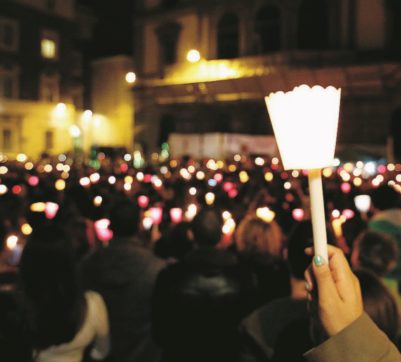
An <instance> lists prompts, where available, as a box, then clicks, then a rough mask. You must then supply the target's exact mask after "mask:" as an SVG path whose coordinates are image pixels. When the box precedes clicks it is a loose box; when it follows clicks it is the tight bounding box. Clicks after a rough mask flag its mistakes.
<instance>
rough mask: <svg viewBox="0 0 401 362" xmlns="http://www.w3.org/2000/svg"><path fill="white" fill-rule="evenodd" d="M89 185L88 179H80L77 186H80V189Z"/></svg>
mask: <svg viewBox="0 0 401 362" xmlns="http://www.w3.org/2000/svg"><path fill="white" fill-rule="evenodd" d="M90 183H91V181H90V179H89V177H82V178H81V179H80V180H79V184H80V185H81V186H82V187H88V186H89V185H90Z"/></svg>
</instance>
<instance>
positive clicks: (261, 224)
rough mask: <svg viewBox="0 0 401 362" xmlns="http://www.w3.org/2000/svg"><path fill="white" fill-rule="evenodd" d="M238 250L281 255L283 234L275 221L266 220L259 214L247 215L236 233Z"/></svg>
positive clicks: (240, 251) (245, 252)
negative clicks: (258, 215)
mask: <svg viewBox="0 0 401 362" xmlns="http://www.w3.org/2000/svg"><path fill="white" fill-rule="evenodd" d="M235 241H236V246H237V250H238V252H239V253H243V254H248V253H249V254H253V253H265V254H269V255H271V256H281V252H282V248H283V234H282V232H281V229H280V226H278V224H277V223H276V222H275V221H271V222H266V221H264V220H262V219H260V218H259V217H257V216H254V215H249V216H246V217H245V218H244V219H243V220H242V221H241V222H240V224H239V225H238V229H237V232H236V234H235Z"/></svg>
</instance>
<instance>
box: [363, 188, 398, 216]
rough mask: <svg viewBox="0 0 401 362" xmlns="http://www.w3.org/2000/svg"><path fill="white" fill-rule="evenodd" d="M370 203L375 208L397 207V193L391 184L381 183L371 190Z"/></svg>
mask: <svg viewBox="0 0 401 362" xmlns="http://www.w3.org/2000/svg"><path fill="white" fill-rule="evenodd" d="M370 194H371V198H372V204H373V206H374V207H375V208H376V209H379V210H387V209H392V208H394V207H397V206H398V204H399V194H398V192H397V191H395V190H394V188H392V187H391V186H388V185H381V186H379V187H378V188H376V189H373V190H372V191H371V193H370Z"/></svg>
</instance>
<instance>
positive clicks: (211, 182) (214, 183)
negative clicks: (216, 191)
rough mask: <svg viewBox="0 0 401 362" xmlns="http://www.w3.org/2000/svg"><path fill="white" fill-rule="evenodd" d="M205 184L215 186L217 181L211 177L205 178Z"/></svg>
mask: <svg viewBox="0 0 401 362" xmlns="http://www.w3.org/2000/svg"><path fill="white" fill-rule="evenodd" d="M207 184H208V185H209V186H210V187H215V186H216V185H217V181H216V180H215V179H214V178H211V179H210V180H207Z"/></svg>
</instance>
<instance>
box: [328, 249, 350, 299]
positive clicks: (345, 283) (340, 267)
mask: <svg viewBox="0 0 401 362" xmlns="http://www.w3.org/2000/svg"><path fill="white" fill-rule="evenodd" d="M328 254H329V266H330V270H331V274H332V278H333V280H334V283H335V284H336V286H337V290H338V293H339V295H340V297H341V299H342V300H345V299H347V297H348V296H350V295H351V294H350V291H351V290H353V288H354V280H355V278H354V274H353V272H352V270H351V268H350V266H349V264H348V261H347V259H346V258H345V255H344V253H343V252H342V250H341V249H339V248H336V247H334V246H330V245H329V246H328Z"/></svg>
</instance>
